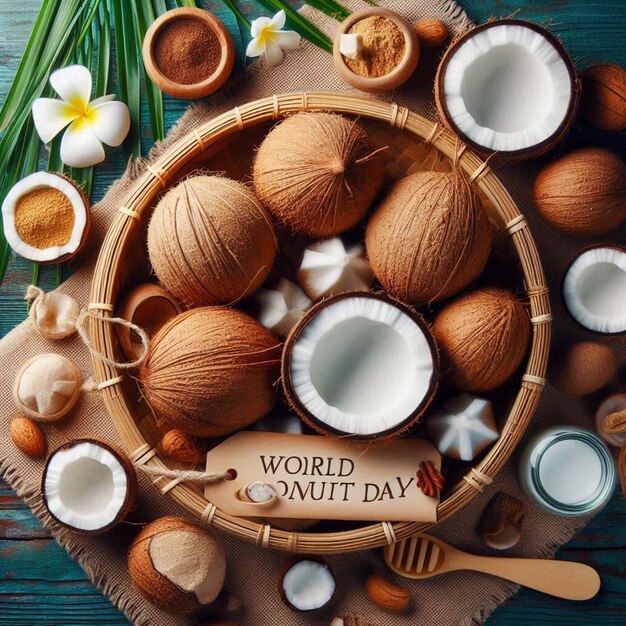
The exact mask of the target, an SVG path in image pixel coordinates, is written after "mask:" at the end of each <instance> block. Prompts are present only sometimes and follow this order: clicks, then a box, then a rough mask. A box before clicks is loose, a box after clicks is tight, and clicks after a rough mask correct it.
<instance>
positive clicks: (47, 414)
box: [13, 353, 81, 422]
mask: <svg viewBox="0 0 626 626" xmlns="http://www.w3.org/2000/svg"><path fill="white" fill-rule="evenodd" d="M80 385H81V377H80V373H79V371H78V369H77V368H76V366H75V365H74V364H73V363H72V362H71V361H69V360H68V359H66V358H65V357H64V356H61V355H60V354H53V353H50V354H40V355H38V356H36V357H33V358H32V359H30V360H29V361H27V362H26V363H25V364H24V365H23V366H22V369H21V370H20V371H19V372H18V374H17V377H16V379H15V384H14V387H13V397H14V399H15V404H16V405H17V407H18V409H19V410H20V411H22V412H23V413H25V414H26V415H28V416H29V417H32V418H33V419H35V420H38V421H41V422H55V421H56V420H59V419H61V418H62V417H64V416H65V415H67V414H68V413H69V412H70V411H71V410H72V408H73V407H74V405H75V404H76V402H77V400H78V397H79V395H80Z"/></svg>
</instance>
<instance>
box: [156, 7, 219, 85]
mask: <svg viewBox="0 0 626 626" xmlns="http://www.w3.org/2000/svg"><path fill="white" fill-rule="evenodd" d="M153 53H154V60H155V62H156V64H157V66H158V67H159V69H160V70H161V72H162V73H163V74H164V75H165V76H166V77H167V78H169V79H170V80H171V81H174V82H176V83H180V84H182V85H195V84H197V83H200V82H202V81H204V80H206V79H207V78H209V77H210V76H211V75H212V74H213V73H214V72H215V70H216V69H217V68H218V66H219V64H220V60H221V56H222V49H221V45H220V42H219V39H218V38H217V35H216V34H215V32H214V31H213V30H212V29H211V28H210V26H209V25H208V24H206V23H205V22H202V21H200V20H197V19H193V18H181V19H177V20H173V21H171V22H168V23H166V24H164V25H163V27H162V28H161V30H160V31H159V33H158V34H157V37H156V39H155V42H154V48H153Z"/></svg>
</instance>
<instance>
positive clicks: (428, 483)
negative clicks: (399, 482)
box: [416, 461, 446, 498]
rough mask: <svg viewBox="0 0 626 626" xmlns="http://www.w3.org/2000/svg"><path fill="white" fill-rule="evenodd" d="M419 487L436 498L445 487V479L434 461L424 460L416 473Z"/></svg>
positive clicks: (424, 492)
mask: <svg viewBox="0 0 626 626" xmlns="http://www.w3.org/2000/svg"><path fill="white" fill-rule="evenodd" d="M416 477H417V487H418V488H419V489H421V490H422V493H423V494H425V495H427V496H429V497H431V498H435V497H436V496H437V494H438V493H439V492H440V491H441V490H442V489H443V486H444V485H445V482H446V481H445V479H444V477H443V476H442V474H441V472H440V471H439V470H438V469H437V468H436V467H435V466H434V465H433V463H432V461H422V462H421V463H420V464H419V469H418V470H417V473H416Z"/></svg>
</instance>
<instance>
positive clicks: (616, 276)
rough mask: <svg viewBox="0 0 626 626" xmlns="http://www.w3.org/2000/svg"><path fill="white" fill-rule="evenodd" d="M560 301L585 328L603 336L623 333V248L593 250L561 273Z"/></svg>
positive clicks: (625, 273) (625, 268)
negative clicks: (561, 299) (563, 273)
mask: <svg viewBox="0 0 626 626" xmlns="http://www.w3.org/2000/svg"><path fill="white" fill-rule="evenodd" d="M563 299H564V300H565V306H566V307H567V310H568V311H569V313H570V315H571V316H572V317H573V318H574V319H575V320H576V321H577V322H578V323H579V324H580V325H581V326H584V327H585V328H587V329H589V330H592V331H595V332H597V333H603V334H607V335H612V334H617V333H623V332H624V331H626V248H621V247H619V246H612V245H606V246H595V247H593V248H589V249H587V250H585V251H584V252H582V253H581V254H579V255H578V256H577V257H576V259H574V261H573V262H572V264H571V265H570V266H569V268H568V269H567V271H566V273H565V279H564V280H563Z"/></svg>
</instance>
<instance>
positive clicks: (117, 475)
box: [41, 439, 137, 534]
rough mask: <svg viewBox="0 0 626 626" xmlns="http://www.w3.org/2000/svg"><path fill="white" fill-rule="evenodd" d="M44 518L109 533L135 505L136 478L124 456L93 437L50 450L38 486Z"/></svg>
mask: <svg viewBox="0 0 626 626" xmlns="http://www.w3.org/2000/svg"><path fill="white" fill-rule="evenodd" d="M41 491H42V494H43V499H44V502H45V504H46V507H47V508H48V511H49V513H50V515H51V516H52V517H53V518H54V519H55V520H56V521H57V522H58V523H59V524H61V525H63V526H65V527H66V528H69V529H70V530H73V531H76V532H81V533H88V534H96V533H102V532H104V531H106V530H109V529H110V528H112V527H113V526H115V525H116V524H117V523H118V522H120V521H121V520H122V519H124V517H125V516H126V515H127V514H128V512H129V511H130V510H131V509H132V507H133V506H134V504H135V496H136V494H137V476H136V474H135V470H134V468H133V466H132V464H131V462H130V461H129V460H128V458H126V456H125V455H124V454H122V453H121V452H119V451H118V450H116V449H115V448H114V447H112V446H110V445H109V444H107V443H104V442H102V441H98V440H96V439H76V440H74V441H70V442H68V443H66V444H63V445H62V446H61V447H60V448H58V449H57V450H55V451H54V452H53V453H52V454H50V456H49V457H48V460H47V462H46V466H45V469H44V472H43V479H42V485H41Z"/></svg>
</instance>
